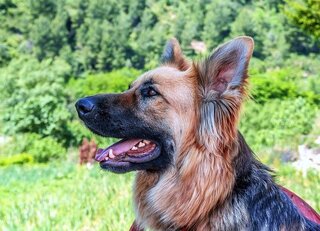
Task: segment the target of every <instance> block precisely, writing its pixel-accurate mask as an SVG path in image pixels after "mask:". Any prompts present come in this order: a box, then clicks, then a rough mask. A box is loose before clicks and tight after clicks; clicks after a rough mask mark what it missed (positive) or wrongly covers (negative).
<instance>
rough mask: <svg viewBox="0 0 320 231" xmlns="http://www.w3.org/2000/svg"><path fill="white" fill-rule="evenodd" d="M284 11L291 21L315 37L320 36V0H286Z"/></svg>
mask: <svg viewBox="0 0 320 231" xmlns="http://www.w3.org/2000/svg"><path fill="white" fill-rule="evenodd" d="M284 13H285V15H286V16H287V18H288V19H289V21H290V22H291V23H293V24H294V25H296V26H298V27H299V28H300V29H301V30H303V31H304V32H306V33H308V34H310V35H311V36H313V37H314V38H315V39H319V38H320V1H319V0H302V1H301V0H299V1H297V0H286V5H285V8H284Z"/></svg>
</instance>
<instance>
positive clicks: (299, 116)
mask: <svg viewBox="0 0 320 231" xmlns="http://www.w3.org/2000/svg"><path fill="white" fill-rule="evenodd" d="M316 110H317V108H316V107H315V106H313V105H311V104H309V103H308V102H307V101H306V99H304V98H297V99H293V100H292V99H288V100H280V99H276V100H272V101H268V102H266V103H265V104H264V105H259V104H255V103H253V102H250V103H248V104H247V105H246V107H245V110H244V116H243V118H242V119H241V123H240V128H241V131H242V132H243V133H244V135H245V137H246V139H247V141H248V142H249V143H250V144H251V145H254V147H257V148H260V147H262V146H274V145H283V144H286V145H289V144H292V142H296V141H297V139H299V137H300V136H301V135H305V134H308V133H309V132H310V131H311V129H312V126H313V123H314V118H315V112H316Z"/></svg>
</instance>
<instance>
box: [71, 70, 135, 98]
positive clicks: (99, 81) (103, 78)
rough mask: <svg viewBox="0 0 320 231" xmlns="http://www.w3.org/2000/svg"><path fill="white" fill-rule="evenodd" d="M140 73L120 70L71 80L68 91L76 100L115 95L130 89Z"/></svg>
mask: <svg viewBox="0 0 320 231" xmlns="http://www.w3.org/2000/svg"><path fill="white" fill-rule="evenodd" d="M139 75H140V72H139V71H138V70H135V69H132V68H131V69H128V68H124V69H120V70H116V71H112V72H109V73H101V74H94V75H88V76H87V77H85V78H83V79H71V80H70V81H69V83H68V86H67V88H68V90H69V92H70V93H71V95H72V98H73V99H74V100H77V99H78V98H81V97H84V96H89V95H95V94H98V93H115V92H122V91H124V90H127V89H128V86H129V84H130V83H131V82H132V81H133V80H134V79H135V78H137V77H138V76H139Z"/></svg>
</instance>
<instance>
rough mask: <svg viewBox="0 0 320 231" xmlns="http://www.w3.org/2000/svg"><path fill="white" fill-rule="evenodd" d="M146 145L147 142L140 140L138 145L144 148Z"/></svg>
mask: <svg viewBox="0 0 320 231" xmlns="http://www.w3.org/2000/svg"><path fill="white" fill-rule="evenodd" d="M144 146H146V144H145V143H142V142H140V143H139V144H138V147H139V148H142V147H144Z"/></svg>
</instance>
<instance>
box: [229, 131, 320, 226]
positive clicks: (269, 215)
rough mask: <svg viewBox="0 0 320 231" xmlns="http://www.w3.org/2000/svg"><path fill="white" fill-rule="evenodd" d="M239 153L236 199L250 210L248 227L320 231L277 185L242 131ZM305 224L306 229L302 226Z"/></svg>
mask: <svg viewBox="0 0 320 231" xmlns="http://www.w3.org/2000/svg"><path fill="white" fill-rule="evenodd" d="M238 142H239V144H240V149H239V152H240V153H239V154H238V155H237V158H236V159H235V160H234V165H235V169H236V171H237V172H236V184H235V187H234V190H233V194H232V196H231V197H232V200H234V201H243V202H244V204H245V205H246V207H247V208H246V209H247V211H248V212H249V222H248V226H250V227H247V228H248V230H270V231H272V230H281V228H282V227H285V230H313V231H316V230H320V225H317V224H315V223H314V222H312V221H310V220H308V219H307V218H305V217H304V216H303V215H302V214H301V213H300V212H299V210H298V209H297V207H296V206H295V205H294V204H293V202H292V201H291V199H290V198H289V197H288V196H287V195H286V194H285V193H284V192H283V191H282V190H281V189H280V188H279V187H278V186H277V185H276V183H275V182H274V179H273V177H272V175H271V174H270V169H269V168H268V167H266V166H264V165H263V164H261V163H260V162H258V161H257V160H256V159H255V157H254V154H253V152H252V151H251V149H250V147H249V146H248V145H247V143H246V141H245V140H244V138H243V137H242V135H241V134H240V133H239V135H238ZM302 227H305V228H302Z"/></svg>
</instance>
